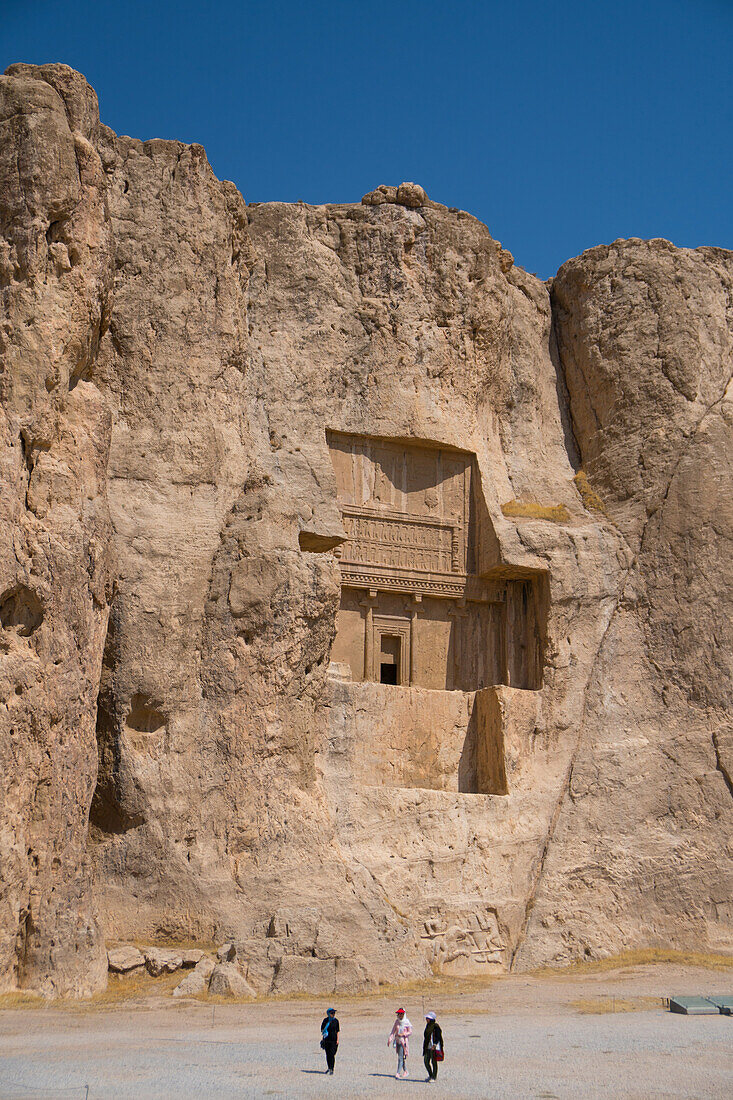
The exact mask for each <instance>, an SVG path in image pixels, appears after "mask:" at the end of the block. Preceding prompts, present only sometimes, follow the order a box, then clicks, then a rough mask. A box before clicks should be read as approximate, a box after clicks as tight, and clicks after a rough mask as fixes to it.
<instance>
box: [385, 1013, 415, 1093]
mask: <svg viewBox="0 0 733 1100" xmlns="http://www.w3.org/2000/svg"><path fill="white" fill-rule="evenodd" d="M411 1035H412V1024H411V1023H410V1021H409V1020H408V1019H407V1016H406V1014H405V1010H404V1008H398V1009H397V1018H396V1020H395V1022H394V1023H393V1024H392V1030H391V1031H390V1033H389V1038H388V1039H387V1046H390V1045H391V1044H392V1043H393V1042H394V1046H395V1050H396V1051H397V1073H396V1074H395V1077H407V1074H408V1069H407V1056H408V1054H409V1053H410V1043H409V1038H410V1036H411Z"/></svg>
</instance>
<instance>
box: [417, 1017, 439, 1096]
mask: <svg viewBox="0 0 733 1100" xmlns="http://www.w3.org/2000/svg"><path fill="white" fill-rule="evenodd" d="M422 1057H423V1062H424V1063H425V1069H426V1070H427V1071H428V1081H435V1080H436V1079H437V1076H438V1062H442V1061H443V1032H442V1031H441V1028H440V1024H439V1023H438V1021H437V1020H436V1019H435V1013H434V1012H426V1013H425V1031H424V1032H423V1040H422Z"/></svg>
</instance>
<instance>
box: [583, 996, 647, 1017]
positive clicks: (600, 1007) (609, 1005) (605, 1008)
mask: <svg viewBox="0 0 733 1100" xmlns="http://www.w3.org/2000/svg"><path fill="white" fill-rule="evenodd" d="M570 1008H572V1009H574V1010H575V1011H576V1012H578V1013H580V1015H581V1016H604V1015H605V1014H606V1013H607V1012H648V1011H649V1009H651V1008H664V1001H663V999H662V998H661V997H580V998H578V1000H577V1001H571V1002H570Z"/></svg>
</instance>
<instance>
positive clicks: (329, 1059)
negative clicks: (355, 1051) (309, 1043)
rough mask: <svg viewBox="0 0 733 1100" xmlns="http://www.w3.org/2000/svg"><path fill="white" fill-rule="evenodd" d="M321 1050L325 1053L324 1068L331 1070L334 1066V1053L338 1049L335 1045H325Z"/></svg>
mask: <svg viewBox="0 0 733 1100" xmlns="http://www.w3.org/2000/svg"><path fill="white" fill-rule="evenodd" d="M323 1049H324V1050H325V1052H326V1068H327V1069H333V1067H334V1066H335V1065H336V1051H337V1050H338V1047H337V1045H336V1043H326V1045H325V1047H324V1048H323Z"/></svg>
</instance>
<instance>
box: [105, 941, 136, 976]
mask: <svg viewBox="0 0 733 1100" xmlns="http://www.w3.org/2000/svg"><path fill="white" fill-rule="evenodd" d="M107 961H108V963H109V968H110V970H113V971H114V972H115V973H116V974H128V973H129V972H130V971H131V970H137V969H139V968H140V967H141V966H145V956H144V955H143V953H142V951H138V949H137V948H136V947H132V946H131V945H128V944H126V945H124V946H122V947H111V948H110V949H109V950H108V951H107Z"/></svg>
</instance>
